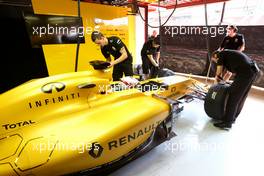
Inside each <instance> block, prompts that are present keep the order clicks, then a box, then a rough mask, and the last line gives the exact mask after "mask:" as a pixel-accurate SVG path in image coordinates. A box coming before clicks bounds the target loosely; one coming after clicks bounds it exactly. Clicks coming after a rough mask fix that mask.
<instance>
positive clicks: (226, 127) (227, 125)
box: [214, 122, 232, 130]
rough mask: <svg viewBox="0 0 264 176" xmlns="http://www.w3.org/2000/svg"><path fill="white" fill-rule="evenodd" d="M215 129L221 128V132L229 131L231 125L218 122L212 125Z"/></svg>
mask: <svg viewBox="0 0 264 176" xmlns="http://www.w3.org/2000/svg"><path fill="white" fill-rule="evenodd" d="M214 126H215V127H218V128H221V129H223V130H229V129H230V128H232V123H229V122H219V123H214Z"/></svg>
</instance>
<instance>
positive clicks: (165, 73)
mask: <svg viewBox="0 0 264 176" xmlns="http://www.w3.org/2000/svg"><path fill="white" fill-rule="evenodd" d="M174 75H176V73H174V72H173V71H172V70H170V69H167V68H163V69H159V71H158V73H157V77H158V78H161V77H166V76H174Z"/></svg>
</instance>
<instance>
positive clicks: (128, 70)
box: [91, 31, 133, 81]
mask: <svg viewBox="0 0 264 176" xmlns="http://www.w3.org/2000/svg"><path fill="white" fill-rule="evenodd" d="M91 39H92V41H93V42H94V43H95V44H97V45H99V46H100V47H101V52H102V54H103V55H104V57H105V58H106V59H107V61H109V62H110V66H109V67H112V66H113V67H114V69H113V75H112V77H113V81H119V80H120V78H122V77H123V74H125V76H133V69H132V56H131V54H130V53H129V51H128V49H127V47H126V45H125V44H124V43H123V42H122V41H121V39H120V38H118V37H115V36H111V37H105V36H104V35H103V34H102V33H100V32H98V31H94V32H93V33H92V35H91ZM110 55H112V56H113V57H114V60H113V61H111V56H110Z"/></svg>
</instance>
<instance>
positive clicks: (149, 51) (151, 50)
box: [141, 40, 160, 56]
mask: <svg viewBox="0 0 264 176" xmlns="http://www.w3.org/2000/svg"><path fill="white" fill-rule="evenodd" d="M159 51H160V47H158V48H155V47H153V46H152V40H148V41H147V42H145V43H144V45H143V48H142V49H141V56H147V55H154V54H155V53H156V52H159Z"/></svg>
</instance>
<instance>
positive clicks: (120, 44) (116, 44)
mask: <svg viewBox="0 0 264 176" xmlns="http://www.w3.org/2000/svg"><path fill="white" fill-rule="evenodd" d="M113 46H114V47H115V48H116V49H117V51H120V50H121V48H123V47H125V44H124V43H123V42H122V40H121V39H120V38H118V37H115V38H114V42H113Z"/></svg>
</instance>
